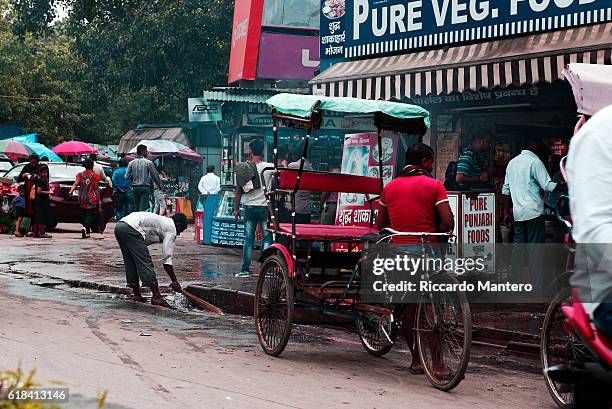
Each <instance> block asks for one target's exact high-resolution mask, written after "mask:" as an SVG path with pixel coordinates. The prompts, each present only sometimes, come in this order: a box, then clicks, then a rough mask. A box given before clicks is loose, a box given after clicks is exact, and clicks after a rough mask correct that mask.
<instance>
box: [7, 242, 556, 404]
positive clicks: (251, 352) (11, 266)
mask: <svg viewBox="0 0 612 409" xmlns="http://www.w3.org/2000/svg"><path fill="white" fill-rule="evenodd" d="M73 235H74V233H62V234H60V235H58V236H57V237H56V238H55V239H54V240H51V241H45V242H42V241H33V240H25V239H21V240H22V241H20V242H18V241H15V240H14V239H10V238H1V239H0V246H2V248H3V250H6V251H3V253H4V256H3V260H2V261H1V262H0V308H1V310H2V311H3V314H1V315H0V362H1V368H2V369H11V368H15V367H17V366H18V365H19V364H20V363H21V366H22V368H24V369H29V368H36V369H37V378H38V379H39V380H40V381H43V382H45V383H46V384H49V383H51V382H56V381H59V382H63V383H64V384H65V385H66V386H67V387H69V388H70V390H71V394H72V395H73V396H77V395H79V396H81V397H82V398H80V399H73V405H72V406H71V407H95V406H92V405H93V401H92V400H91V399H92V398H94V397H95V396H96V394H97V393H98V392H100V391H102V390H107V391H108V399H107V401H108V402H110V403H111V404H112V405H118V407H124V408H159V407H166V408H277V407H278V408H285V407H288V408H323V407H324V408H330V407H331V408H337V407H351V408H398V407H406V408H466V407H470V408H472V407H482V408H490V407H496V408H515V409H516V408H538V407H542V408H552V407H553V406H552V404H551V401H550V398H549V397H548V394H547V392H546V390H545V387H544V383H543V381H542V377H541V376H539V375H537V374H532V373H525V372H517V371H513V370H508V369H500V368H497V367H491V366H487V365H483V364H479V363H472V364H471V365H470V368H469V369H468V373H467V375H466V379H465V380H464V382H462V384H461V385H460V386H459V387H458V388H457V389H456V390H455V391H453V392H451V393H443V392H439V391H437V390H435V389H433V388H432V387H431V386H430V385H429V384H428V382H427V380H426V379H425V377H424V376H415V375H410V374H409V373H408V371H407V367H408V366H409V364H410V362H409V358H408V354H407V353H406V351H405V349H404V348H405V346H404V345H402V344H401V343H400V344H399V345H398V346H397V348H396V349H395V350H394V351H392V352H391V353H390V354H388V355H387V356H386V357H385V358H382V359H380V358H373V357H371V356H369V355H367V354H366V353H365V352H364V351H363V349H362V347H361V345H360V344H359V341H358V339H357V337H356V336H355V335H352V334H349V333H345V332H342V331H338V330H331V329H326V328H317V327H296V329H295V330H294V332H293V335H292V339H291V340H290V343H289V345H288V347H287V349H286V351H285V352H284V353H283V355H282V356H281V357H280V358H271V357H268V356H266V355H265V354H263V353H262V352H261V351H260V349H259V345H258V342H257V338H256V335H255V332H254V328H253V322H252V318H243V317H238V316H215V315H211V314H208V313H203V312H190V313H186V314H184V313H179V312H176V311H172V310H167V309H163V308H159V307H153V306H150V305H142V304H137V303H132V302H130V301H127V300H125V299H124V298H122V297H121V296H118V295H115V294H110V293H105V292H98V291H92V290H86V289H82V288H71V287H70V286H68V285H66V284H64V283H62V282H61V281H58V282H53V280H50V279H48V278H45V277H38V278H35V277H36V276H37V275H41V276H42V275H50V276H53V277H56V278H57V277H63V278H65V279H70V280H85V279H96V280H98V281H100V282H104V283H108V284H109V285H111V284H112V285H117V286H122V285H123V276H122V272H121V261H120V254H119V253H118V250H116V249H115V248H114V247H115V245H114V243H113V240H110V237H108V238H107V239H106V240H104V241H97V242H94V241H81V240H79V239H76V238H72V236H73ZM107 236H108V235H107ZM74 237H76V236H74ZM181 240H185V242H184V243H183V244H184V246H183V247H182V250H181V246H179V248H178V249H179V254H180V256H179V257H177V267H179V271H180V273H179V277H182V278H183V281H184V282H198V281H202V278H201V274H202V270H203V269H202V268H201V267H202V261H203V260H202V258H201V257H202V256H201V254H197V255H194V254H189V252H188V251H187V249H189V248H191V249H193V245H188V242H187V240H190V237H188V236H185V237H183V238H182V239H181ZM157 251H158V250H155V251H154V253H155V252H157ZM224 251H225V250H224ZM154 257H155V256H154ZM101 258H102V260H103V261H102V262H100V261H99V260H100V259H101ZM209 258H210V257H209ZM235 259H236V257H235V256H233V257H230V256H227V257H226V256H225V255H224V254H217V256H216V257H215V258H214V261H213V262H212V263H211V262H210V260H209V261H208V263H209V264H208V265H209V267H207V269H205V270H207V271H208V272H209V275H210V277H209V278H210V279H211V280H216V279H218V280H220V281H222V280H230V278H229V277H227V275H223V274H217V273H214V272H213V273H211V268H217V269H219V271H225V270H226V269H230V268H232V265H233V264H232V263H234V264H235V263H236V260H235ZM84 264H88V265H90V268H84V267H83V266H84ZM158 271H161V270H158ZM185 271H189V272H188V273H185ZM217 277H218V278H217ZM30 281H32V283H34V284H38V285H32V284H31V282H30ZM41 285H45V286H41ZM48 286H50V287H48ZM478 353H479V354H481V355H482V354H485V355H486V354H487V352H486V351H484V352H483V351H479V352H478ZM488 353H491V354H492V355H493V354H494V352H490V351H489V352H488Z"/></svg>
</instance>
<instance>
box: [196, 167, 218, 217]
mask: <svg viewBox="0 0 612 409" xmlns="http://www.w3.org/2000/svg"><path fill="white" fill-rule="evenodd" d="M198 190H199V191H200V199H199V200H200V204H201V205H202V208H203V209H204V208H206V199H207V198H208V196H209V195H217V194H219V192H220V191H221V178H220V177H219V176H217V175H215V167H214V166H212V165H211V166H209V167H207V168H206V174H205V175H204V176H202V178H201V179H200V183H198Z"/></svg>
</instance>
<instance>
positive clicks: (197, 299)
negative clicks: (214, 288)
mask: <svg viewBox="0 0 612 409" xmlns="http://www.w3.org/2000/svg"><path fill="white" fill-rule="evenodd" d="M181 293H182V294H183V295H184V296H185V297H187V299H188V300H190V301H191V302H193V303H194V304H196V305H199V306H200V307H202V308H204V309H205V310H206V311H210V312H212V313H214V314H221V315H223V310H222V309H221V308H219V307H217V306H215V305H212V304H211V303H209V302H208V301H204V300H203V299H201V298H200V297H197V296H195V295H193V294H191V293H188V292H187V291H185V290H183V291H181Z"/></svg>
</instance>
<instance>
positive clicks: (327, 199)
mask: <svg viewBox="0 0 612 409" xmlns="http://www.w3.org/2000/svg"><path fill="white" fill-rule="evenodd" d="M330 171H331V173H340V168H338V167H337V166H334V167H332V168H331V169H330ZM337 206H338V192H323V193H322V194H321V201H320V202H319V211H318V213H319V214H320V215H321V224H323V225H334V224H336V209H337Z"/></svg>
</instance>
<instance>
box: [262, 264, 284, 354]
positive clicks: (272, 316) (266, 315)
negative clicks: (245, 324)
mask: <svg viewBox="0 0 612 409" xmlns="http://www.w3.org/2000/svg"><path fill="white" fill-rule="evenodd" d="M292 325H293V281H292V280H291V279H290V278H289V269H288V268H287V264H286V263H285V260H284V259H283V258H282V257H280V256H278V255H272V256H270V257H268V258H266V259H265V260H264V262H263V264H262V266H261V271H260V273H259V278H258V280H257V289H256V291H255V326H256V328H257V337H258V338H259V343H260V344H261V347H262V348H263V350H264V352H265V353H266V354H268V355H272V356H278V355H280V354H281V352H283V350H284V349H285V346H286V345H287V342H288V341H289V336H290V335H291V328H292Z"/></svg>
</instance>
